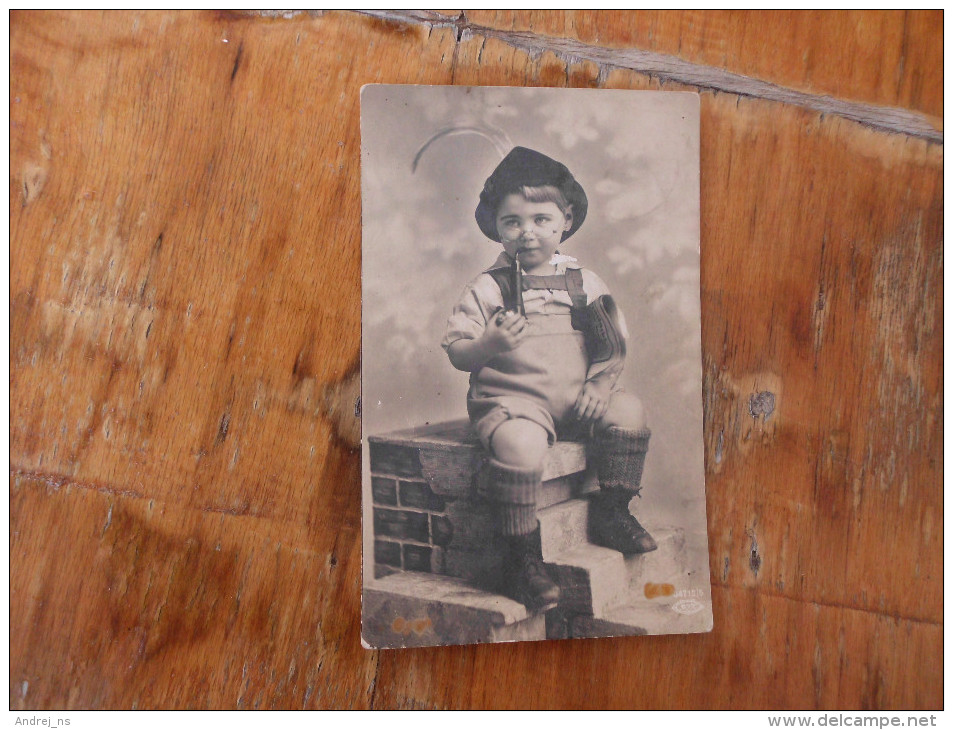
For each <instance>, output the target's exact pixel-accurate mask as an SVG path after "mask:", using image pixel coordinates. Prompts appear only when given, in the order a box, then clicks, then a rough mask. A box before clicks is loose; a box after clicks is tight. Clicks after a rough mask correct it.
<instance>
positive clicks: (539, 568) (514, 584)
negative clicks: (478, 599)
mask: <svg viewBox="0 0 953 730" xmlns="http://www.w3.org/2000/svg"><path fill="white" fill-rule="evenodd" d="M505 540H506V544H507V554H506V556H505V559H504V560H505V562H504V563H503V595H505V596H508V597H510V598H512V599H513V600H514V601H519V602H520V603H522V604H523V605H524V606H526V608H527V610H529V611H534V612H535V611H548V610H549V609H551V608H555V607H556V606H557V605H558V604H559V586H558V585H556V584H555V583H554V582H553V580H552V579H551V578H550V577H549V574H548V573H547V572H546V566H545V565H543V551H542V546H541V544H540V535H539V524H538V523H537V525H536V529H535V530H534V531H533V532H531V533H529V534H528V535H513V536H509V537H506V538H505Z"/></svg>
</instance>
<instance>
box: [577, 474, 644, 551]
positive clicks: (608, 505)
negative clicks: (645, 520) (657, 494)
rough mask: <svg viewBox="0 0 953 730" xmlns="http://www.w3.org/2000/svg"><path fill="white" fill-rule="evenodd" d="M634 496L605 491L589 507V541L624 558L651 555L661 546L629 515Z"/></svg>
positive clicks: (626, 491) (622, 490)
mask: <svg viewBox="0 0 953 730" xmlns="http://www.w3.org/2000/svg"><path fill="white" fill-rule="evenodd" d="M633 496H635V492H630V491H628V490H624V489H602V490H601V491H600V492H599V493H598V494H596V495H594V496H593V497H592V501H591V502H590V504H589V539H590V540H591V541H592V542H594V543H595V544H596V545H601V546H602V547H607V548H611V549H612V550H618V551H619V552H620V553H623V554H624V555H638V554H640V553H650V552H652V551H653V550H655V549H657V548H658V544H657V543H656V542H655V540H654V539H653V538H652V536H651V535H650V534H649V532H648V530H646V529H645V528H644V527H642V525H640V524H639V521H638V520H637V519H635V517H633V516H632V513H631V512H629V502H630V501H631V500H632V497H633Z"/></svg>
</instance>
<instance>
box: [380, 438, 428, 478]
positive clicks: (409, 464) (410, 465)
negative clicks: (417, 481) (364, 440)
mask: <svg viewBox="0 0 953 730" xmlns="http://www.w3.org/2000/svg"><path fill="white" fill-rule="evenodd" d="M369 449H370V452H371V472H373V473H375V474H392V475H394V476H399V477H410V478H414V477H417V478H420V477H421V476H422V472H421V469H420V449H416V448H414V447H412V446H404V445H401V444H392V443H387V442H386V441H377V440H375V439H371V440H369Z"/></svg>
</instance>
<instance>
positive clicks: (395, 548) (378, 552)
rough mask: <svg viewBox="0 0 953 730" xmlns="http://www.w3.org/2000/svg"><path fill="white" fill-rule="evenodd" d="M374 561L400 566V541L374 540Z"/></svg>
mask: <svg viewBox="0 0 953 730" xmlns="http://www.w3.org/2000/svg"><path fill="white" fill-rule="evenodd" d="M374 562H375V563H382V564H385V565H393V566H394V567H397V568H399V567H401V565H400V543H397V542H391V541H390V540H375V541H374Z"/></svg>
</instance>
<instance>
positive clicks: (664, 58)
mask: <svg viewBox="0 0 953 730" xmlns="http://www.w3.org/2000/svg"><path fill="white" fill-rule="evenodd" d="M346 12H353V13H358V14H360V15H366V16H370V17H373V18H377V19H378V20H384V21H389V22H395V23H402V24H424V25H427V26H428V27H429V29H431V30H432V29H433V28H452V29H453V30H454V33H455V35H456V38H457V42H458V43H459V42H460V41H461V40H468V39H470V38H472V37H473V36H482V37H483V38H492V39H495V40H498V41H501V42H503V43H506V44H508V45H510V46H512V47H514V48H517V49H519V50H521V51H524V52H525V53H527V54H529V56H530V57H531V58H538V57H539V56H540V55H541V54H543V53H544V52H546V51H549V52H551V53H553V54H555V55H556V56H557V57H558V58H560V59H561V60H562V61H563V62H565V63H566V65H567V68H568V66H571V65H573V64H577V63H580V62H582V61H589V62H591V63H594V64H596V66H598V68H599V75H598V77H597V78H598V80H599V82H600V83H602V82H603V81H604V79H605V77H606V76H607V75H608V71H611V70H613V69H623V70H628V71H635V72H636V73H641V74H646V75H648V76H651V77H653V78H656V79H658V80H659V81H661V82H663V83H664V82H667V81H669V82H675V83H679V84H683V85H686V86H692V87H695V88H696V89H701V90H710V91H716V92H723V93H729V94H736V95H737V96H739V97H748V98H753V99H761V100H764V101H771V102H777V103H779V104H789V105H792V106H799V107H802V108H805V109H810V110H811V111H815V112H817V113H819V114H822V115H831V116H837V117H842V118H844V119H849V120H851V121H853V122H857V123H858V124H862V125H864V126H866V127H870V128H872V129H876V130H879V131H882V132H890V133H893V134H902V135H907V136H910V137H916V138H919V139H923V140H926V141H927V142H933V143H936V144H943V132H942V131H941V130H938V129H937V128H936V127H935V126H934V125H933V124H931V122H930V121H929V120H928V119H927V118H926V117H925V116H924V115H922V114H919V113H917V112H914V111H910V110H907V109H898V108H895V107H885V106H878V105H875V104H864V103H860V102H853V101H846V100H844V99H839V98H835V97H832V96H827V95H824V94H811V93H807V92H803V91H798V90H796V89H791V88H788V87H785V86H780V85H778V84H774V83H771V82H770V81H763V80H761V79H757V78H753V77H751V76H744V75H742V74H737V73H733V72H731V71H726V70H724V69H722V68H718V67H714V66H705V65H702V64H698V63H692V62H691V61H685V60H683V59H681V58H678V57H677V56H670V55H667V54H664V53H654V52H651V51H642V50H639V49H637V48H606V47H604V46H595V45H590V44H588V43H583V42H581V41H577V40H574V39H571V38H554V37H551V36H544V35H538V34H536V33H526V32H520V31H506V30H497V29H496V28H489V27H487V26H482V25H477V24H475V23H471V22H470V21H469V20H468V19H467V18H466V15H464V14H463V13H461V14H460V15H459V16H456V17H449V16H446V15H441V14H440V13H436V12H433V11H427V10H352V11H346Z"/></svg>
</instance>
